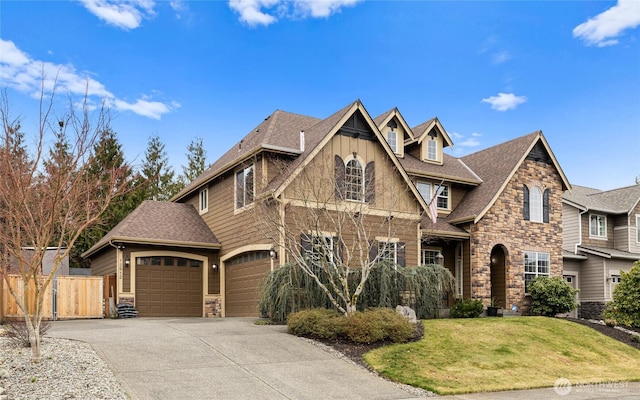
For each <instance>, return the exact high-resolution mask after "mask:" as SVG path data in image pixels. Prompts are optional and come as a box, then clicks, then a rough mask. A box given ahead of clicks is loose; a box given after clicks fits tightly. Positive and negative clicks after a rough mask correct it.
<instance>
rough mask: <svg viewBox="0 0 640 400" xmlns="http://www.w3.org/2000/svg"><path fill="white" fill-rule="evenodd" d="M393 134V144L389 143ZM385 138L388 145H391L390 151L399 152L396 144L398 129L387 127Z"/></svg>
mask: <svg viewBox="0 0 640 400" xmlns="http://www.w3.org/2000/svg"><path fill="white" fill-rule="evenodd" d="M390 135H392V136H393V142H394V143H393V144H391V141H390V140H389V139H390V138H391V136H390ZM386 136H387V137H386V139H387V144H388V145H389V147H391V151H393V152H394V153H395V154H400V150H399V146H398V142H399V140H398V131H396V130H394V129H393V128H389V130H388V131H387V135H386Z"/></svg>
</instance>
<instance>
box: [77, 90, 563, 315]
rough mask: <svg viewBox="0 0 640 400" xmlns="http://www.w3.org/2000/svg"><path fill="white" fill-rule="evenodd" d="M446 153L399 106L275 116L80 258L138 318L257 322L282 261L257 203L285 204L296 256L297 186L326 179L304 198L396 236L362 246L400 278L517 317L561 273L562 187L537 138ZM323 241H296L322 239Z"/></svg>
mask: <svg viewBox="0 0 640 400" xmlns="http://www.w3.org/2000/svg"><path fill="white" fill-rule="evenodd" d="M451 146H453V142H452V140H451V138H450V137H449V135H448V134H447V132H446V130H445V129H444V127H443V126H442V124H441V123H440V121H439V120H438V119H437V118H434V119H431V120H428V121H426V122H424V123H422V124H419V125H417V126H415V127H413V128H411V127H410V126H409V125H408V123H407V122H406V121H405V119H404V117H403V116H402V115H401V114H400V112H399V111H398V109H397V108H394V109H392V110H390V111H388V112H386V113H384V114H383V115H380V116H378V117H376V118H371V116H370V115H369V113H368V112H367V111H366V109H365V108H364V106H363V105H362V103H361V102H360V101H355V102H353V103H352V104H349V105H348V106H346V107H344V108H343V109H341V110H339V111H338V112H336V113H335V114H333V115H331V116H329V117H328V118H325V119H318V118H314V117H308V116H303V115H298V114H293V113H288V112H284V111H275V112H274V113H273V114H271V115H270V116H268V117H267V118H265V120H264V121H262V122H261V123H260V124H259V125H258V126H257V127H256V128H254V129H253V130H252V131H251V132H249V133H248V134H247V135H246V136H245V137H244V138H242V139H241V140H240V141H239V142H238V143H237V144H236V145H235V146H233V147H232V148H231V149H229V151H227V153H225V154H224V155H223V156H222V157H221V158H220V159H218V160H217V161H216V162H215V163H213V164H212V165H211V167H209V168H208V169H207V170H206V171H205V172H204V173H203V174H202V175H200V176H199V177H198V178H196V179H195V180H194V181H193V182H191V183H190V184H189V185H188V186H187V187H185V189H183V190H182V191H181V192H180V193H179V194H178V195H177V196H175V197H174V198H173V199H172V201H173V203H162V202H152V201H147V202H144V203H143V204H142V205H141V206H140V207H139V208H138V209H136V210H135V211H134V212H133V213H132V214H130V215H129V216H128V217H127V218H125V220H123V221H122V223H120V224H119V225H118V226H116V227H115V228H114V229H113V230H112V231H111V232H109V233H108V234H107V235H106V236H105V237H104V238H103V239H102V240H101V241H100V242H99V243H97V244H96V245H95V246H93V247H92V248H91V249H89V250H88V251H87V252H86V253H85V254H83V257H88V258H90V259H91V270H92V274H94V275H112V274H116V275H117V282H118V289H117V295H116V297H117V301H118V302H122V301H128V302H132V303H134V304H135V306H136V308H137V309H138V311H139V313H140V315H141V316H161V315H185V316H186V315H193V316H196V315H199V316H254V315H257V312H258V311H257V302H258V294H257V293H258V288H259V284H260V282H261V280H262V278H263V277H264V276H265V274H266V273H267V272H269V271H271V270H272V269H274V268H278V267H279V266H280V265H283V264H284V263H286V262H287V261H290V260H291V258H290V255H288V254H286V253H285V252H284V251H283V247H282V243H278V242H277V241H274V240H270V239H267V237H268V235H265V234H264V232H263V231H262V230H261V229H260V228H259V227H258V226H257V222H256V216H255V213H254V211H255V210H256V203H257V202H263V201H264V200H266V199H269V198H274V199H279V200H281V202H282V204H287V205H286V206H283V207H282V208H281V209H280V210H279V212H280V216H281V218H282V221H285V222H286V224H287V225H286V229H288V230H291V231H293V230H296V232H299V233H300V235H301V244H300V245H301V246H302V247H304V246H305V240H303V239H302V237H303V236H304V235H308V234H309V231H307V230H306V229H305V228H304V227H300V226H295V225H294V224H293V223H291V222H290V221H292V218H293V216H295V215H296V211H299V210H300V207H306V205H305V204H307V203H305V202H304V201H303V199H301V197H300V194H299V191H296V188H297V189H299V188H300V187H303V185H302V183H301V182H302V180H303V178H304V177H306V178H307V179H308V178H309V177H311V178H313V177H314V176H316V177H317V181H318V182H321V181H322V180H323V179H330V180H331V184H330V185H329V186H331V187H327V188H323V187H319V188H316V189H318V190H320V191H323V190H324V191H325V194H326V193H333V191H334V190H335V198H333V200H332V201H331V204H328V205H323V207H348V206H349V205H350V204H361V203H364V204H366V206H367V208H366V209H367V211H366V214H367V215H366V216H365V217H366V218H368V220H367V221H370V222H371V224H372V226H374V224H376V223H379V222H380V221H382V220H381V218H387V219H388V220H391V219H393V221H394V223H395V222H401V223H402V224H404V226H405V227H407V228H406V229H403V230H399V231H395V232H393V238H392V240H389V239H376V240H386V241H385V242H380V243H372V245H371V248H372V249H374V250H376V251H377V249H385V251H386V252H387V253H386V254H385V256H389V257H390V258H392V259H393V260H394V261H395V262H397V263H398V264H402V265H406V266H414V265H419V264H429V263H436V262H440V263H443V265H444V266H445V267H447V268H448V269H449V270H450V271H451V272H452V273H453V275H454V277H455V279H456V289H455V293H454V294H453V296H452V297H451V298H450V301H453V298H454V297H457V298H480V299H482V300H483V301H484V302H485V304H486V305H488V303H489V301H490V299H491V298H492V297H494V298H496V299H497V300H498V301H499V302H500V304H501V305H502V306H503V307H505V308H511V307H512V305H515V306H517V307H518V308H520V309H523V308H524V309H525V310H526V308H527V305H528V298H527V296H526V285H527V283H528V282H529V281H530V280H531V279H533V278H534V277H536V276H540V275H551V276H561V275H562V268H563V264H562V263H563V257H562V234H561V232H562V196H563V192H564V191H565V190H567V189H570V185H569V182H568V181H567V179H566V177H565V175H564V173H563V172H562V169H561V168H560V166H559V164H558V161H557V160H556V158H555V156H554V155H553V152H552V151H551V148H550V147H549V144H548V143H547V140H546V139H545V137H544V135H543V134H542V132H540V131H538V132H534V133H531V134H528V135H525V136H522V137H519V138H517V139H514V140H511V141H508V142H505V143H502V144H499V145H497V146H494V147H491V148H489V149H486V150H483V151H480V152H477V153H474V154H471V155H468V156H465V157H462V158H456V157H452V156H450V155H447V154H445V153H444V152H443V150H444V148H446V147H451ZM328 165H330V166H331V167H330V168H331V171H330V173H327V169H326V166H328ZM283 171H286V173H283ZM314 174H315V175H314ZM318 186H321V185H320V184H319V183H318ZM390 188H396V189H390ZM432 199H434V200H433V201H434V202H435V203H434V204H435V206H433V207H432V209H435V210H437V215H438V218H437V221H436V222H435V223H434V222H432V219H431V218H430V217H431V215H430V211H429V203H430V202H431V200H432ZM260 204H263V203H260ZM372 229H373V228H372ZM296 232H294V234H297V233H296ZM326 232H327V233H326V236H324V237H323V238H316V237H313V238H309V237H307V239H306V240H307V243H308V240H320V239H321V240H333V236H334V235H335V234H336V231H335V229H332V227H331V226H330V225H327V226H326ZM374 233H375V232H374ZM380 237H381V238H384V237H385V236H384V235H382V234H381V235H380ZM381 244H383V246H382V247H380V245H381ZM187 266H188V267H187ZM186 271H192V272H193V273H192V274H190V275H189V276H188V277H187V276H186ZM179 299H181V300H179ZM176 301H180V304H181V306H180V307H176V306H175V302H176Z"/></svg>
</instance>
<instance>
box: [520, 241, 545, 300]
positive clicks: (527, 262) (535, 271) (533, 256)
mask: <svg viewBox="0 0 640 400" xmlns="http://www.w3.org/2000/svg"><path fill="white" fill-rule="evenodd" d="M550 264H551V263H550V258H549V253H539V252H536V251H525V252H524V291H525V293H529V290H528V288H529V282H531V281H532V280H533V279H534V278H536V277H538V276H549V270H550V268H549V266H550Z"/></svg>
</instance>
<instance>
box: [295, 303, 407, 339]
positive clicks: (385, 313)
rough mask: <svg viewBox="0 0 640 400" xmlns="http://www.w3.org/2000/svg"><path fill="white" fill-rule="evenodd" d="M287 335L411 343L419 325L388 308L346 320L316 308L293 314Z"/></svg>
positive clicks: (332, 312) (336, 313)
mask: <svg viewBox="0 0 640 400" xmlns="http://www.w3.org/2000/svg"><path fill="white" fill-rule="evenodd" d="M287 327H288V332H289V333H291V334H294V335H297V336H305V337H311V338H317V339H329V340H334V339H345V340H350V341H352V342H356V343H375V342H379V341H383V340H390V341H392V342H394V343H403V342H408V341H409V340H411V339H413V338H414V337H415V335H416V325H414V324H412V323H411V322H409V321H407V320H406V318H404V316H402V315H400V314H398V313H396V312H395V311H394V310H391V309H388V308H379V309H372V310H367V311H365V312H361V311H356V312H355V313H353V314H351V315H349V316H348V317H344V316H342V315H341V314H339V313H338V312H337V311H334V310H327V309H321V308H316V309H313V310H303V311H298V312H295V313H292V314H290V315H289V318H288V320H287Z"/></svg>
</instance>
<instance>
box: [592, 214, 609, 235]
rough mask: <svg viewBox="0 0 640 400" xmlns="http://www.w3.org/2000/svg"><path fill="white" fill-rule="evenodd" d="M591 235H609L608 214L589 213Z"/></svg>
mask: <svg viewBox="0 0 640 400" xmlns="http://www.w3.org/2000/svg"><path fill="white" fill-rule="evenodd" d="M589 236H591V237H595V238H605V239H606V237H607V216H606V215H600V214H591V215H589Z"/></svg>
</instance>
